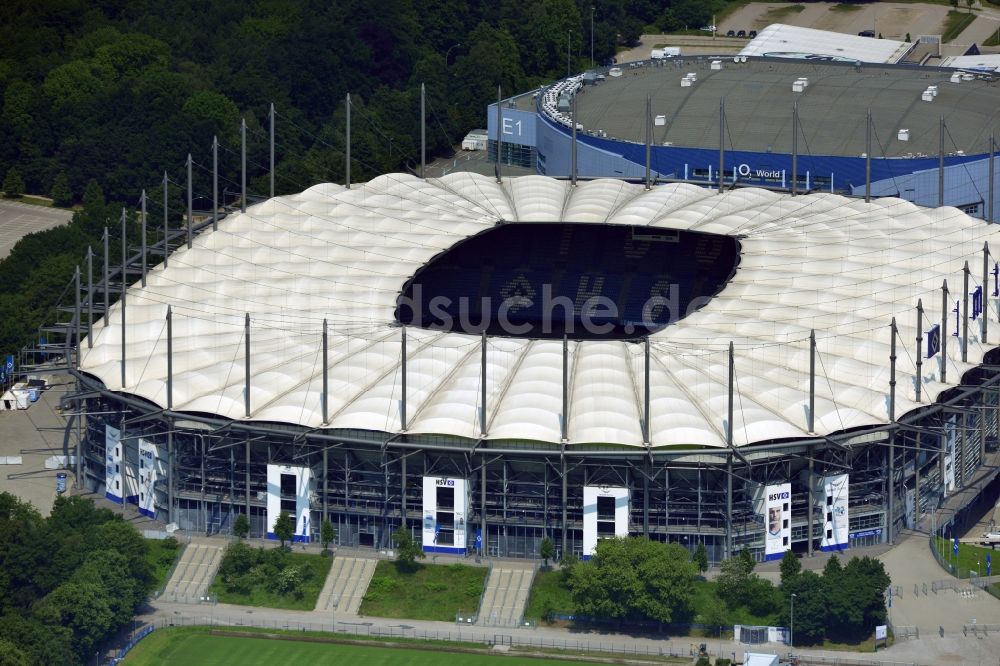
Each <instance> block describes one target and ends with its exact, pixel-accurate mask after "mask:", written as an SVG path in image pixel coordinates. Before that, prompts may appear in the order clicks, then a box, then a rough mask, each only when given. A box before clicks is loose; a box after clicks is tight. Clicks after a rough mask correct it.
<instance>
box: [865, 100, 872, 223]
mask: <svg viewBox="0 0 1000 666" xmlns="http://www.w3.org/2000/svg"><path fill="white" fill-rule="evenodd" d="M871 200H872V108H871V107H870V106H869V107H868V112H867V113H866V114H865V203H871Z"/></svg>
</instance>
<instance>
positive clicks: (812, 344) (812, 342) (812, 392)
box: [809, 329, 816, 435]
mask: <svg viewBox="0 0 1000 666" xmlns="http://www.w3.org/2000/svg"><path fill="white" fill-rule="evenodd" d="M815 432H816V329H812V330H811V331H809V434H810V435H811V434H814V433H815Z"/></svg>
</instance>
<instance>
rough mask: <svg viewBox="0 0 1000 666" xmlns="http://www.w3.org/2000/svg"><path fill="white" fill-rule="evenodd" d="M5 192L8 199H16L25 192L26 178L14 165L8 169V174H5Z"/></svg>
mask: <svg viewBox="0 0 1000 666" xmlns="http://www.w3.org/2000/svg"><path fill="white" fill-rule="evenodd" d="M3 193H4V196H5V197H7V198H8V199H16V198H17V197H20V196H21V195H22V194H24V178H22V177H21V172H20V171H18V170H17V169H15V168H14V167H11V168H9V169H7V175H6V176H4V179H3Z"/></svg>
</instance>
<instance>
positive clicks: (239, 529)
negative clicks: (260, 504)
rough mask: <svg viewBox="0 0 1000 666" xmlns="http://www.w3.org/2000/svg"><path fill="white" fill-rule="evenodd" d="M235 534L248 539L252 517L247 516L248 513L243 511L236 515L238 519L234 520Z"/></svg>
mask: <svg viewBox="0 0 1000 666" xmlns="http://www.w3.org/2000/svg"><path fill="white" fill-rule="evenodd" d="M233 534H235V535H236V537H237V538H239V539H246V538H247V535H248V534H250V519H249V518H247V514H245V513H241V514H240V515H238V516H236V520H234V521H233Z"/></svg>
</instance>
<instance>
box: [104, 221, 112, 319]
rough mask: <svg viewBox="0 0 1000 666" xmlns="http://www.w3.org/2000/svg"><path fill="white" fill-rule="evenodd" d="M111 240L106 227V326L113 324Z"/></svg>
mask: <svg viewBox="0 0 1000 666" xmlns="http://www.w3.org/2000/svg"><path fill="white" fill-rule="evenodd" d="M110 246H111V239H110V234H108V228H107V227H104V325H105V326H107V325H108V324H110V323H111V320H110V317H111V247H110Z"/></svg>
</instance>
